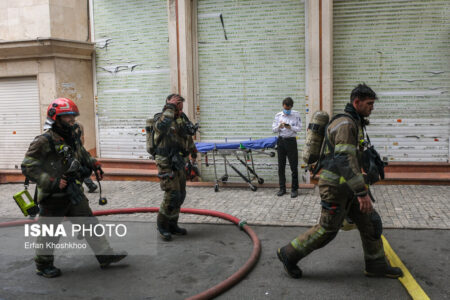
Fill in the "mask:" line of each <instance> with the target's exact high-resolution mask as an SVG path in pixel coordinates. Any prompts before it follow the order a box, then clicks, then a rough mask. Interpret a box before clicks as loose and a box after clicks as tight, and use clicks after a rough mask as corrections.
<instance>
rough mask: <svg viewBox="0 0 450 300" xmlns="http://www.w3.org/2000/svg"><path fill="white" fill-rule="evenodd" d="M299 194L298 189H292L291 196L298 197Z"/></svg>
mask: <svg viewBox="0 0 450 300" xmlns="http://www.w3.org/2000/svg"><path fill="white" fill-rule="evenodd" d="M297 196H298V191H297V190H292V191H291V198H297Z"/></svg>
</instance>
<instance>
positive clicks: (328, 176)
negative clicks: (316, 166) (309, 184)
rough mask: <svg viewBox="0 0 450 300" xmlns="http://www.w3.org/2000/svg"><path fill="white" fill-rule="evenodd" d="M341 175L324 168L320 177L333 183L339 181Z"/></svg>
mask: <svg viewBox="0 0 450 300" xmlns="http://www.w3.org/2000/svg"><path fill="white" fill-rule="evenodd" d="M339 178H340V176H339V175H338V174H335V173H333V172H331V171H328V170H325V169H324V170H322V172H321V173H320V179H323V180H326V181H328V182H331V183H339Z"/></svg>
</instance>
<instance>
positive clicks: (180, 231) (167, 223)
mask: <svg viewBox="0 0 450 300" xmlns="http://www.w3.org/2000/svg"><path fill="white" fill-rule="evenodd" d="M156 225H157V227H158V232H159V235H160V236H161V237H162V239H163V240H165V241H170V240H171V239H172V234H176V235H186V234H187V230H186V229H184V228H181V227H178V217H177V218H175V219H172V220H169V219H168V218H167V217H166V216H164V215H162V214H158V217H157V218H156Z"/></svg>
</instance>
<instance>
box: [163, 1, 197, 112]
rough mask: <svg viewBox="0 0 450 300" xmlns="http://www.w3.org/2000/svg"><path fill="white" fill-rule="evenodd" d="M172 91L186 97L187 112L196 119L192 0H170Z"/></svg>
mask: <svg viewBox="0 0 450 300" xmlns="http://www.w3.org/2000/svg"><path fill="white" fill-rule="evenodd" d="M167 3H168V15H169V56H170V57H169V63H170V81H171V84H170V86H171V91H172V92H173V93H179V94H181V95H182V96H183V97H184V98H185V99H186V103H185V105H184V112H185V114H186V115H187V116H188V117H189V118H190V119H191V120H195V97H194V68H193V42H192V41H193V39H192V0H168V2H167Z"/></svg>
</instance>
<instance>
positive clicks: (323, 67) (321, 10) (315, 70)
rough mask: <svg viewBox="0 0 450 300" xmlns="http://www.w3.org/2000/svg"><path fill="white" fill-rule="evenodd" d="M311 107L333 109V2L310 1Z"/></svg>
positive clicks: (309, 95) (309, 105) (309, 76)
mask: <svg viewBox="0 0 450 300" xmlns="http://www.w3.org/2000/svg"><path fill="white" fill-rule="evenodd" d="M307 14H308V25H307V26H308V32H307V34H308V45H307V48H308V57H307V60H308V64H307V65H308V70H307V74H308V75H307V84H308V95H307V97H308V102H307V103H308V107H309V115H311V114H312V113H314V112H315V111H317V110H325V111H327V112H328V113H329V114H331V113H332V110H333V1H332V0H307Z"/></svg>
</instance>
